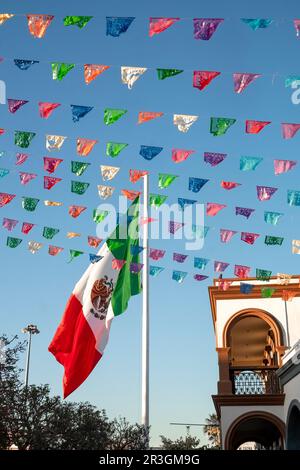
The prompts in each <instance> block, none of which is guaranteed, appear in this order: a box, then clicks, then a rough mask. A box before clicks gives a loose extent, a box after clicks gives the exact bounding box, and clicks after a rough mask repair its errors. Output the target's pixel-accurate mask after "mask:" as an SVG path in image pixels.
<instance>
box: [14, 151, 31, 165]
mask: <svg viewBox="0 0 300 470" xmlns="http://www.w3.org/2000/svg"><path fill="white" fill-rule="evenodd" d="M28 157H29V155H28V153H17V154H16V165H22V164H23V163H24V162H26V160H27V158H28Z"/></svg>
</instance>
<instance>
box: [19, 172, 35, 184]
mask: <svg viewBox="0 0 300 470" xmlns="http://www.w3.org/2000/svg"><path fill="white" fill-rule="evenodd" d="M19 176H20V183H21V184H27V183H29V181H31V180H33V179H35V178H36V177H37V174H36V173H24V172H23V171H19Z"/></svg>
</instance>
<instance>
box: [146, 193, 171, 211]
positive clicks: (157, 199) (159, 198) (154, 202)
mask: <svg viewBox="0 0 300 470" xmlns="http://www.w3.org/2000/svg"><path fill="white" fill-rule="evenodd" d="M167 197H168V196H163V195H162V194H149V204H150V206H153V207H156V208H157V207H160V206H161V205H162V204H163V203H164V202H165V200H166V199H167Z"/></svg>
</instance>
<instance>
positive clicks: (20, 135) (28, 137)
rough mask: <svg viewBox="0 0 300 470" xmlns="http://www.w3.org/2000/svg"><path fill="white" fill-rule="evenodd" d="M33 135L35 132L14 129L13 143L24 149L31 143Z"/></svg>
mask: <svg viewBox="0 0 300 470" xmlns="http://www.w3.org/2000/svg"><path fill="white" fill-rule="evenodd" d="M35 135H36V134H35V132H26V131H15V145H17V146H18V147H21V148H25V149H26V148H28V147H29V145H30V144H31V141H32V139H33V138H34V137H35Z"/></svg>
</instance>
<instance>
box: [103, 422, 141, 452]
mask: <svg viewBox="0 0 300 470" xmlns="http://www.w3.org/2000/svg"><path fill="white" fill-rule="evenodd" d="M148 436H149V429H147V428H145V426H143V425H142V424H137V423H136V424H130V423H129V422H128V421H127V420H126V419H125V418H121V417H120V418H118V419H114V420H113V421H112V429H111V435H110V440H109V444H108V449H109V450H144V449H146V448H147V445H148Z"/></svg>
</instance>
